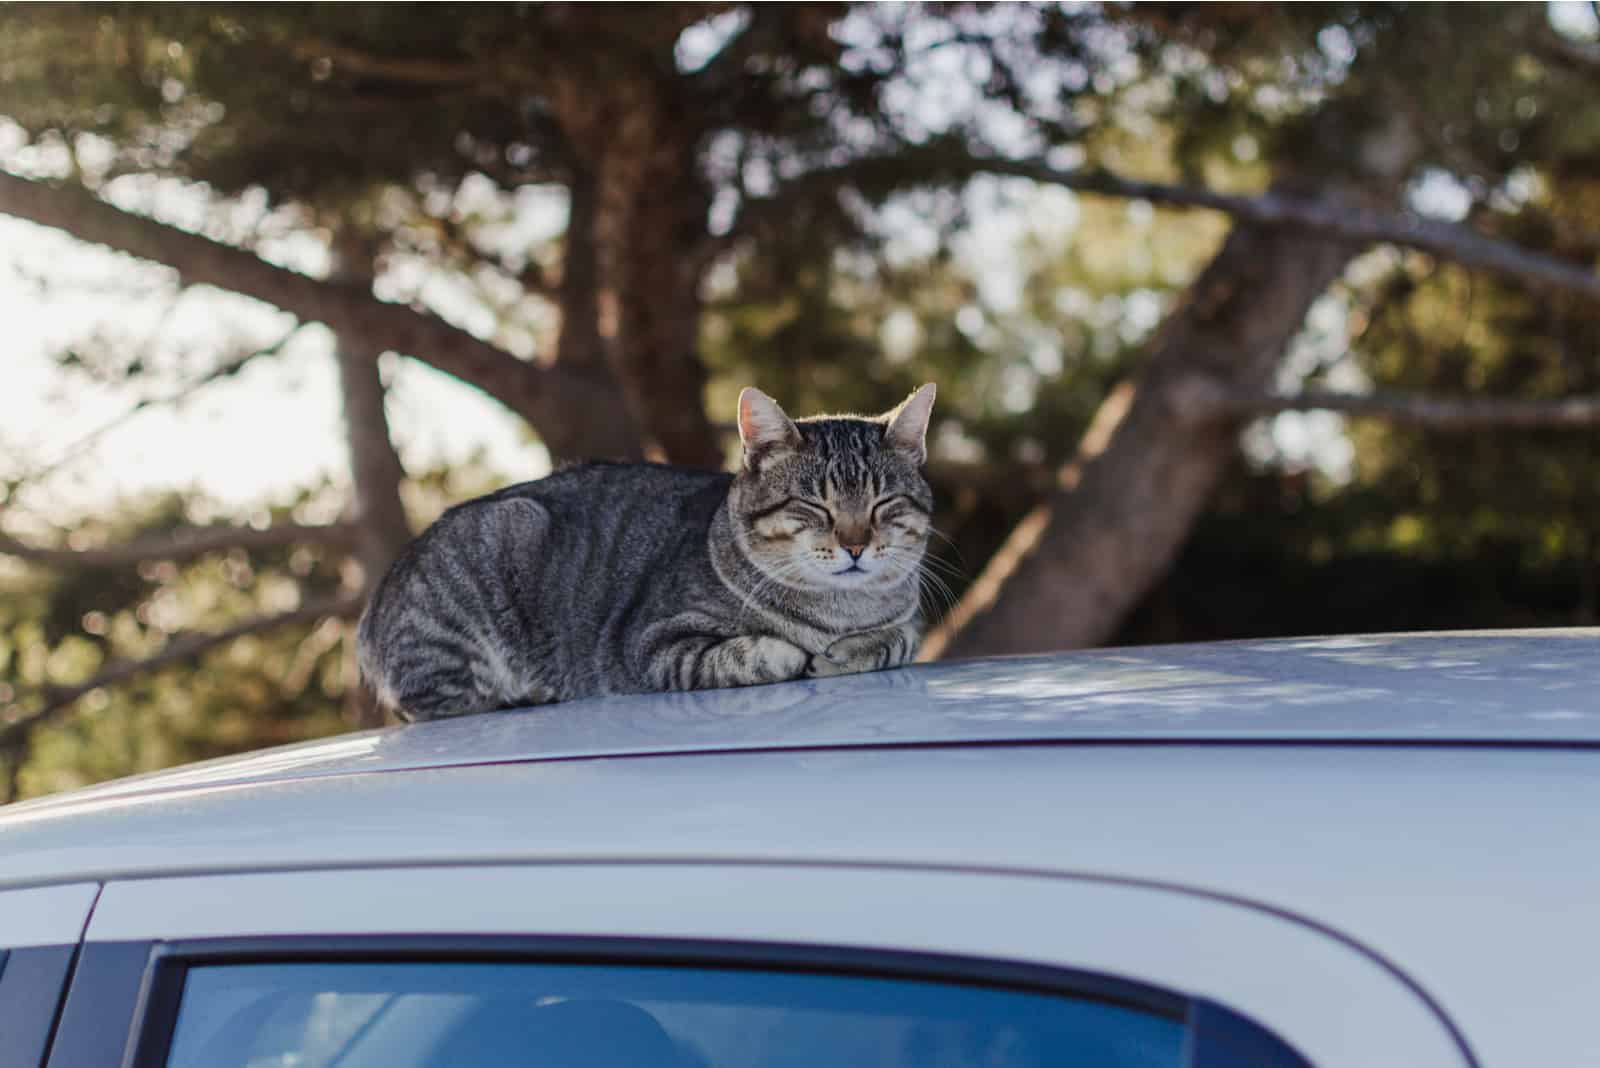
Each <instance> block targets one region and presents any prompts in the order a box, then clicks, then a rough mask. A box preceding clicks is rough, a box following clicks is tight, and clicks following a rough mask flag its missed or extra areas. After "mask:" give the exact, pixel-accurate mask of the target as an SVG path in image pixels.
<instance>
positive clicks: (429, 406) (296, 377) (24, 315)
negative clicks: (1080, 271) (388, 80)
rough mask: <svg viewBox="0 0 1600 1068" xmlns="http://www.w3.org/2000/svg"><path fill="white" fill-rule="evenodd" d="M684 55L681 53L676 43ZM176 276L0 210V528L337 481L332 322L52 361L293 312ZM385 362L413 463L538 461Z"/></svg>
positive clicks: (1009, 228) (520, 339)
mask: <svg viewBox="0 0 1600 1068" xmlns="http://www.w3.org/2000/svg"><path fill="white" fill-rule="evenodd" d="M1550 11H1551V17H1552V22H1553V23H1555V24H1556V25H1557V27H1558V28H1560V29H1562V30H1564V31H1565V32H1568V33H1571V34H1573V35H1574V36H1579V37H1592V36H1594V34H1595V33H1596V23H1595V16H1594V12H1593V9H1592V8H1591V7H1590V5H1588V4H1587V3H1578V2H1562V3H1556V4H1552V5H1551V6H1550ZM685 47H688V48H690V50H691V51H693V49H695V48H700V49H704V48H706V47H709V44H708V43H707V42H705V41H686V45H685ZM683 58H684V61H685V62H688V63H690V64H691V65H692V63H693V58H692V57H683ZM57 166H59V161H52V160H51V159H50V158H48V154H41V153H40V152H39V151H38V150H37V149H35V148H29V147H26V146H24V145H23V144H22V142H21V140H20V133H19V132H18V131H17V130H16V128H15V127H14V126H12V127H9V128H8V126H7V124H6V123H5V122H4V120H3V119H0V167H3V168H4V169H6V170H11V171H14V172H17V173H33V174H44V173H50V172H51V170H52V169H53V168H55V167H57ZM138 182H139V180H138V179H135V180H133V181H131V182H130V181H127V180H124V181H123V183H121V185H119V186H117V187H115V188H114V189H113V195H112V197H111V199H113V200H114V202H118V203H119V204H120V205H121V206H125V207H134V208H138V209H139V210H145V211H153V212H154V213H155V214H157V215H158V216H160V217H163V218H167V219H171V220H174V221H178V222H181V223H183V224H185V225H187V226H191V227H194V226H199V225H201V224H204V223H205V222H206V221H207V205H206V203H205V201H204V198H203V196H198V195H197V194H195V193H194V191H192V190H187V191H186V190H184V189H183V188H182V187H180V186H177V185H176V184H175V183H168V184H165V185H159V186H153V185H150V184H148V183H147V184H144V185H139V184H138ZM1054 195H1055V196H1056V200H1055V201H1053V202H1052V203H1054V204H1055V209H1056V210H1055V216H1054V217H1055V218H1056V219H1057V223H1058V225H1060V226H1062V227H1066V228H1069V229H1070V226H1071V219H1072V215H1073V213H1072V211H1071V203H1072V196H1071V194H1068V193H1063V192H1061V191H1057V192H1056V194H1054ZM1437 197H1438V198H1440V200H1439V203H1440V205H1441V206H1444V207H1445V208H1446V209H1447V202H1448V200H1449V197H1450V190H1448V189H1440V190H1438V191H1437ZM119 198H120V199H119ZM509 207H510V210H511V211H512V214H511V217H510V222H509V225H507V226H506V227H504V228H503V230H502V232H501V234H500V238H501V239H502V240H504V241H506V242H507V243H508V244H515V243H518V242H520V243H522V244H523V245H524V247H526V245H527V244H528V243H530V242H535V241H538V240H541V239H543V238H548V237H550V236H553V235H554V234H557V233H559V231H560V229H561V227H562V225H563V223H564V212H565V209H564V206H563V205H562V204H561V202H560V200H559V198H555V199H552V198H551V197H550V196H548V195H541V194H540V191H537V190H533V191H530V193H529V195H528V196H526V197H519V198H517V199H516V201H515V202H514V203H512V204H510V205H509ZM995 211H996V212H999V213H1000V214H997V215H993V216H991V217H990V218H989V219H988V220H987V222H988V225H986V226H985V227H982V228H976V227H975V228H974V229H975V230H979V231H980V232H985V233H987V234H989V235H990V237H989V239H988V240H986V241H982V242H977V243H969V244H968V245H967V247H965V248H963V249H960V250H958V252H959V253H960V255H962V256H963V257H964V258H965V259H966V261H967V262H968V264H969V266H970V268H971V269H972V270H973V272H974V274H975V276H976V277H979V278H980V279H982V280H983V284H984V289H985V297H986V299H987V301H989V302H991V303H1000V304H1003V303H1004V302H1005V300H1006V299H1007V293H1008V291H1011V290H1013V289H1014V288H1015V286H1016V285H1017V284H1018V283H1019V282H1020V279H1015V278H1012V277H1009V276H1008V270H1009V269H1010V266H1011V265H1014V264H1015V263H1016V262H1018V257H1016V256H1014V255H1013V254H1012V251H1011V250H1012V247H1013V243H1014V242H1015V241H1018V240H1020V239H1021V238H1022V237H1023V236H1024V234H1025V232H1026V230H1027V226H1025V225H1024V223H1023V220H1022V218H1021V217H1020V216H1019V215H1018V214H1017V213H1016V212H1017V209H1016V208H1015V207H1011V208H996V209H995ZM1006 212H1010V214H1009V215H1007V214H1004V213H1006ZM1444 213H1446V214H1448V211H1447V210H1446V211H1445V212H1444ZM909 227H910V224H909V223H906V224H904V225H903V229H905V231H906V238H907V240H911V239H912V238H913V237H914V235H912V234H911V233H910V229H909ZM264 252H265V254H266V255H267V256H268V258H275V259H277V260H278V261H279V262H281V263H283V264H285V265H288V266H292V267H294V268H296V269H300V270H304V271H306V272H308V273H312V274H317V273H320V272H321V271H323V270H326V267H327V262H326V260H327V257H326V252H325V250H324V249H323V248H322V247H321V245H320V244H318V243H317V242H315V241H314V240H310V239H305V238H301V239H300V240H299V241H298V243H297V242H296V240H295V239H294V238H289V239H287V240H286V241H283V242H279V243H278V245H276V246H272V245H270V244H269V245H268V246H267V247H266V248H265V249H264ZM1011 273H1014V271H1013V272H1011ZM173 290H174V286H173V281H172V276H171V274H170V272H167V271H166V270H165V269H164V268H160V267H155V266H151V265H149V264H143V263H139V262H137V261H134V260H131V259H130V258H128V257H125V256H120V255H116V254H112V253H109V252H107V251H106V250H104V249H100V248H97V247H93V246H87V245H84V244H82V243H79V242H77V241H75V240H73V239H71V238H70V237H68V236H66V235H65V234H63V233H61V232H59V231H53V230H48V229H45V228H42V227H38V226H34V225H32V224H30V223H26V222H23V221H20V220H15V219H10V218H6V217H4V216H0V324H3V325H4V334H3V341H0V413H3V414H0V480H5V479H10V478H14V477H16V476H18V475H20V474H23V473H25V472H29V471H36V470H38V469H39V468H41V467H45V466H51V467H54V468H55V470H54V472H53V474H52V475H51V476H50V477H48V478H46V479H42V480H38V481H36V482H34V483H32V484H30V486H29V488H27V489H26V490H24V491H22V492H21V493H19V494H18V495H17V497H16V499H14V500H12V501H9V502H4V503H6V505H7V517H8V523H7V525H8V526H10V527H14V526H15V524H16V522H17V521H19V519H20V521H21V522H23V523H27V522H30V521H37V520H39V519H41V518H43V519H48V520H49V521H51V522H69V521H70V518H71V517H72V516H75V515H81V514H83V513H86V512H93V511H94V510H96V509H104V508H107V507H108V506H109V505H110V504H111V502H113V501H115V500H116V498H118V497H128V496H135V495H138V494H141V493H145V492H148V491H150V490H153V489H177V490H192V489H198V490H200V491H201V492H202V493H203V494H204V495H205V496H207V497H209V498H211V499H214V500H215V501H216V502H217V503H218V505H219V506H220V507H221V508H223V509H241V508H246V507H249V506H253V505H256V504H259V503H261V502H262V501H263V500H271V499H281V498H284V497H287V496H290V495H292V494H293V493H294V492H295V490H296V489H297V488H299V487H302V486H305V485H307V484H308V483H312V482H315V481H317V480H319V479H322V478H328V479H331V480H332V482H333V483H334V484H335V485H342V484H343V483H344V482H345V480H346V479H347V470H346V464H345V457H344V446H343V441H342V437H341V430H340V422H339V403H338V390H337V381H336V369H335V366H334V361H333V359H332V355H331V342H332V339H331V335H330V334H329V333H328V332H327V331H326V330H324V329H322V328H320V327H318V326H315V325H312V326H307V327H305V328H304V329H302V330H300V331H298V332H297V333H296V334H295V335H294V336H293V337H292V338H291V340H290V341H289V342H288V344H287V345H286V346H285V348H284V350H283V352H282V353H280V354H278V355H275V356H271V357H267V358H262V359H258V360H256V361H254V362H253V363H252V364H250V365H249V366H247V367H246V368H245V369H244V370H243V371H242V372H240V373H239V374H238V375H237V376H235V377H233V378H231V379H229V380H227V381H223V382H220V383H217V384H214V385H210V386H207V387H206V388H204V389H203V390H201V391H199V392H197V393H196V394H195V395H194V396H193V397H192V398H191V399H190V400H188V401H186V402H184V403H182V404H176V405H171V404H158V405H152V406H150V407H149V408H148V409H146V410H143V411H141V412H139V413H137V414H134V415H133V416H132V417H131V418H128V417H127V413H128V411H129V409H130V408H131V406H132V405H133V404H134V403H136V401H137V400H138V398H139V395H140V394H139V393H138V392H137V391H131V390H130V389H129V388H128V387H127V386H126V385H105V384H98V383H96V382H94V381H93V380H91V379H90V378H89V377H88V376H86V375H83V374H81V373H77V374H67V373H64V372H63V371H62V370H61V369H60V367H59V366H58V364H57V362H56V359H55V356H56V355H57V354H59V353H60V352H62V351H64V350H67V349H72V348H80V349H86V351H88V352H91V353H92V351H93V350H94V345H95V342H96V339H97V338H99V339H100V344H101V345H102V346H104V345H111V346H120V347H121V348H122V350H123V351H124V352H126V351H127V350H128V347H129V346H140V347H144V346H148V342H149V339H150V338H152V337H159V338H160V339H162V340H161V343H160V344H158V345H156V346H154V347H151V348H148V351H145V350H144V348H141V354H142V355H143V356H144V357H145V358H146V359H147V360H148V361H149V362H150V363H152V364H153V365H156V366H158V367H163V368H166V369H167V370H168V371H169V372H170V373H169V374H165V375H161V376H158V377H159V382H154V381H153V382H152V383H151V385H150V387H148V390H149V392H153V393H161V392H164V391H166V390H170V389H171V388H172V387H173V385H174V384H175V383H176V382H179V381H183V380H186V379H190V378H193V377H194V376H195V375H196V374H199V373H201V372H203V370H204V369H205V368H207V367H210V366H214V365H215V363H216V362H217V361H218V360H219V359H222V358H225V357H226V356H227V355H229V354H233V353H236V352H238V351H240V350H241V347H242V346H249V345H254V346H257V347H265V346H268V345H271V344H273V343H275V342H277V341H278V340H279V339H280V338H281V337H282V336H283V335H284V333H285V332H286V331H287V330H288V329H289V328H290V327H291V326H292V325H293V323H292V320H290V319H289V318H288V317H286V316H284V315H282V314H281V313H278V312H276V311H275V310H274V309H271V308H268V307H266V306H263V305H260V304H257V303H255V302H253V301H248V300H244V299H242V298H238V297H236V296H232V295H229V294H223V293H219V292H217V291H215V290H209V289H196V290H192V291H191V292H190V293H189V294H188V295H187V296H185V297H184V298H183V299H182V300H181V301H180V302H179V303H178V304H177V306H176V307H175V308H172V307H169V304H170V301H169V299H168V297H169V296H170V294H171V293H172V291H173ZM380 294H382V295H384V296H385V297H386V298H388V299H404V298H406V297H408V296H414V295H418V294H420V295H421V296H422V297H423V298H425V299H426V301H427V303H429V304H430V305H431V306H432V307H434V308H436V309H437V310H439V311H441V312H443V313H444V314H446V315H447V316H448V317H450V318H451V319H452V320H453V321H456V322H458V323H462V324H464V325H466V326H467V327H468V328H469V329H472V330H473V331H474V332H476V333H479V334H480V335H486V334H488V333H491V332H492V330H493V325H492V317H491V316H488V315H487V313H486V312H485V310H484V309H483V308H482V307H476V306H474V301H473V299H472V298H471V297H470V296H469V295H467V294H464V293H462V292H460V291H459V290H452V289H451V288H450V287H449V286H447V285H444V284H443V283H442V281H440V280H436V279H435V280H430V279H426V278H422V277H418V276H417V275H416V274H415V272H409V273H408V270H407V267H406V265H405V264H403V263H402V264H400V265H398V267H397V269H396V270H395V271H394V272H393V273H392V275H391V276H390V277H389V278H387V279H385V280H383V285H382V286H380ZM1318 314H1320V315H1321V316H1322V317H1323V319H1324V320H1326V321H1325V322H1322V323H1321V324H1320V328H1318V329H1314V330H1313V331H1312V332H1311V333H1312V334H1313V337H1312V339H1311V342H1310V343H1312V344H1315V343H1317V338H1318V337H1322V338H1324V339H1326V338H1329V337H1332V338H1335V339H1338V338H1339V335H1341V334H1342V331H1341V330H1340V329H1339V322H1338V321H1337V318H1338V315H1337V309H1333V310H1322V311H1320V312H1319V313H1318ZM1330 316H1331V317H1332V318H1329V317H1330ZM1316 318H1317V316H1316V315H1314V316H1313V319H1314V320H1315V319H1316ZM548 325H549V323H548V321H544V322H541V320H540V319H539V317H538V316H537V315H534V316H533V317H532V319H531V321H530V323H529V325H528V327H527V330H526V331H525V332H524V333H522V334H518V335H517V336H514V337H510V338H502V339H500V340H503V341H505V342H506V343H507V344H508V345H510V347H512V348H513V349H520V350H523V351H522V353H521V354H524V355H526V354H527V350H529V349H531V348H534V347H536V340H535V339H536V337H537V336H538V334H539V331H540V329H541V326H548ZM1313 327H1318V324H1317V323H1316V322H1314V323H1313ZM1324 343H1325V340H1324ZM385 372H386V375H387V377H388V380H389V382H390V384H391V393H390V398H389V413H390V421H391V427H392V430H393V433H394V436H395V439H396V442H397V444H398V446H399V448H400V450H401V454H402V458H403V459H404V461H405V462H406V464H407V466H408V467H410V468H411V469H413V470H416V469H421V468H423V467H429V466H435V465H439V464H452V463H460V462H462V461H464V460H466V459H467V458H468V457H470V456H472V455H474V454H479V453H481V454H483V455H485V456H486V458H487V459H488V461H489V463H490V464H491V465H493V467H494V468H495V469H497V470H498V471H499V472H500V473H501V474H503V475H504V476H505V477H506V478H508V479H510V480H520V479H524V478H533V477H538V476H539V475H541V474H543V473H544V472H545V471H546V470H548V456H547V454H546V453H545V452H544V450H543V449H542V447H540V446H539V445H537V444H536V443H533V442H530V441H529V440H528V437H527V435H526V432H525V428H524V427H523V425H522V424H521V422H520V421H519V420H518V419H517V418H515V417H514V416H512V415H510V414H509V413H507V412H506V411H505V410H504V409H502V408H501V407H500V406H499V405H498V404H496V403H495V402H493V401H491V400H489V399H488V398H486V397H484V396H482V395H481V394H478V393H477V392H476V391H474V390H472V389H470V388H469V387H466V386H463V385H461V384H460V383H458V382H455V381H454V380H452V379H450V378H448V377H446V376H444V375H442V374H439V373H438V372H435V371H432V370H430V369H429V368H427V367H425V366H423V365H421V364H418V363H416V362H415V361H411V360H401V359H398V358H396V357H393V356H390V357H386V358H385ZM113 423H116V424H117V425H116V427H115V429H112V430H110V431H109V432H106V433H104V434H103V435H102V436H100V437H98V438H97V439H96V440H95V442H94V445H93V447H91V448H88V449H80V448H77V447H75V446H76V443H79V442H81V441H82V440H83V439H84V438H85V437H86V436H88V435H91V434H95V433H96V432H98V431H100V430H102V429H103V428H105V427H107V426H108V425H110V424H113ZM1342 425H1343V424H1342V422H1341V421H1340V420H1339V419H1338V418H1337V417H1333V416H1326V415H1317V414H1312V415H1306V416H1285V417H1280V419H1279V420H1277V421H1276V422H1275V423H1274V424H1273V425H1272V426H1271V428H1270V432H1269V433H1268V434H1267V437H1265V438H1263V437H1262V436H1261V434H1260V433H1258V434H1257V435H1256V440H1255V444H1254V449H1255V451H1258V452H1261V451H1264V450H1271V449H1276V450H1278V451H1279V452H1280V453H1283V454H1285V455H1288V456H1290V457H1294V456H1301V457H1303V458H1306V459H1309V460H1317V461H1319V462H1321V463H1323V464H1324V465H1325V466H1327V465H1330V464H1331V465H1333V466H1335V467H1337V466H1339V465H1341V464H1348V462H1349V456H1348V444H1347V443H1344V444H1343V446H1342V448H1341V443H1343V442H1344V438H1343V434H1342ZM1330 449H1331V450H1332V451H1329V450H1330ZM321 518H327V517H321Z"/></svg>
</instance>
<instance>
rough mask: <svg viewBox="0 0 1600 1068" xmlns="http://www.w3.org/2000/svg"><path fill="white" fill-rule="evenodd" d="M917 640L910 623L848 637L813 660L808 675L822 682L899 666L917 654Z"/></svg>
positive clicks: (847, 635)
mask: <svg viewBox="0 0 1600 1068" xmlns="http://www.w3.org/2000/svg"><path fill="white" fill-rule="evenodd" d="M917 639H918V631H917V629H916V628H915V627H913V626H911V625H909V624H907V625H904V626H899V627H886V628H884V629H883V630H869V631H863V632H862V633H860V634H846V635H845V636H844V637H842V638H839V639H836V640H835V641H834V642H833V643H832V644H830V645H829V646H828V647H827V648H826V649H824V650H823V651H822V652H820V653H818V654H817V655H816V656H814V657H812V658H811V666H810V667H809V668H808V669H807V670H806V674H807V675H809V676H810V677H811V678H815V679H820V678H827V677H829V676H832V675H856V674H860V673H861V672H863V671H879V670H882V669H883V668H891V667H899V666H900V665H901V664H904V663H906V662H907V661H908V660H910V659H911V658H912V656H914V655H915V654H916V651H917Z"/></svg>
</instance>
